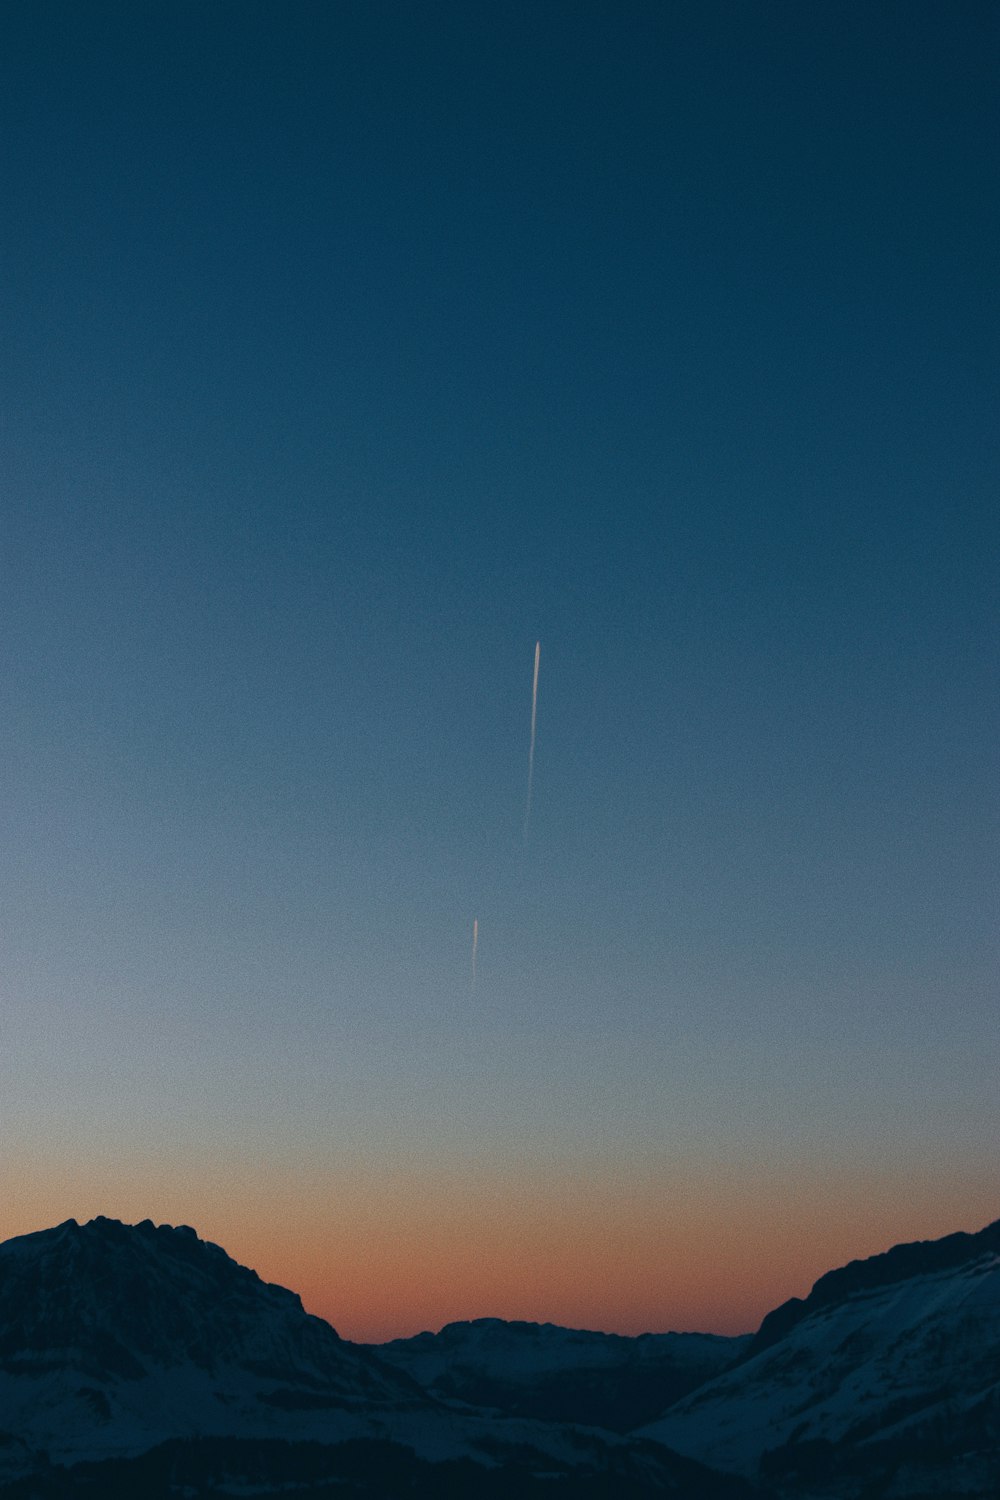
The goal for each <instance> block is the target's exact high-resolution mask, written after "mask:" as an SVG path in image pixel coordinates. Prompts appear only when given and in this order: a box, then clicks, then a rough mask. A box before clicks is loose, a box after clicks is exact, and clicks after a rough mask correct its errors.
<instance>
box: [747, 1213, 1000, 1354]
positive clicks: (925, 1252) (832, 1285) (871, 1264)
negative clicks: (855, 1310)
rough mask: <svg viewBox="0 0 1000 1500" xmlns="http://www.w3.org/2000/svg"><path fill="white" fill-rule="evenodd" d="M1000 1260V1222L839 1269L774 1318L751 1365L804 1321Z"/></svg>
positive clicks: (757, 1341)
mask: <svg viewBox="0 0 1000 1500" xmlns="http://www.w3.org/2000/svg"><path fill="white" fill-rule="evenodd" d="M997 1254H1000V1219H997V1220H995V1221H994V1223H992V1224H987V1226H986V1228H985V1229H980V1230H979V1231H978V1233H976V1234H966V1233H964V1232H962V1231H960V1232H959V1233H957V1234H948V1235H945V1237H944V1238H943V1239H940V1240H914V1241H911V1242H910V1243H907V1244H901V1245H893V1246H892V1248H891V1249H890V1250H886V1251H884V1252H883V1253H882V1254H881V1255H870V1256H868V1257H867V1258H866V1259H865V1260H852V1261H849V1262H848V1264H847V1265H846V1266H838V1267H837V1269H836V1270H833V1271H827V1272H826V1274H825V1275H823V1276H821V1277H820V1278H819V1280H818V1281H817V1282H815V1284H814V1285H813V1288H812V1290H811V1292H810V1293H809V1295H808V1297H805V1298H803V1297H791V1298H789V1300H788V1301H787V1302H783V1303H782V1304H781V1306H780V1307H776V1308H775V1309H774V1311H773V1312H769V1313H768V1315H767V1317H766V1318H765V1319H764V1321H763V1322H762V1323H761V1325H760V1328H759V1330H758V1331H757V1334H756V1336H755V1338H754V1341H753V1343H752V1344H751V1345H750V1348H749V1349H748V1350H747V1353H746V1356H745V1357H746V1358H747V1359H752V1358H753V1356H754V1355H755V1354H759V1353H760V1352H761V1350H763V1349H769V1348H770V1347H771V1345H772V1344H774V1343H777V1341H778V1340H779V1339H782V1338H784V1336H785V1335H786V1334H787V1333H788V1332H789V1330H790V1329H792V1328H794V1327H795V1325H796V1323H798V1322H800V1321H801V1319H802V1318H806V1317H808V1316H809V1315H810V1314H811V1313H813V1312H815V1311H817V1310H818V1309H819V1308H824V1307H829V1306H831V1305H832V1304H834V1303H837V1302H842V1301H844V1300H845V1299H846V1298H848V1297H852V1296H857V1295H858V1294H860V1293H863V1292H869V1291H876V1290H878V1289H879V1288H880V1287H884V1286H891V1285H893V1284H894V1283H896V1282H903V1281H910V1280H911V1279H912V1278H913V1277H915V1276H928V1275H932V1274H934V1273H935V1272H938V1271H950V1270H954V1269H955V1268H956V1267H958V1266H962V1265H965V1264H966V1263H970V1262H972V1261H975V1260H979V1259H980V1258H981V1257H983V1256H985V1255H997Z"/></svg>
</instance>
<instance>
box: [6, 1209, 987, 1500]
mask: <svg viewBox="0 0 1000 1500" xmlns="http://www.w3.org/2000/svg"><path fill="white" fill-rule="evenodd" d="M279 1494H280V1495H282V1496H283V1497H289V1496H291V1497H303V1500H304V1497H306V1496H309V1497H312V1500H319V1497H330V1500H332V1497H334V1496H336V1497H337V1500H354V1497H358V1500H360V1497H368V1500H370V1497H384V1500H395V1497H404V1496H405V1497H408V1500H409V1497H413V1500H418V1497H426V1500H431V1497H433V1500H446V1497H450V1496H453V1497H468V1500H472V1497H475V1500H508V1497H510V1496H516V1497H517V1500H532V1497H535V1496H554V1497H558V1496H562V1497H566V1500H598V1497H602V1500H646V1497H653V1496H672V1497H675V1500H752V1497H758V1500H759V1497H765V1496H770V1497H781V1500H786V1497H787V1500H827V1497H829V1500H930V1497H931V1496H934V1497H935V1500H948V1497H954V1500H957V1497H959V1496H961V1497H962V1500H997V1497H998V1496H1000V1222H998V1223H997V1224H994V1225H991V1226H990V1227H989V1228H988V1229H984V1230H983V1231H982V1232H981V1233H980V1234H977V1235H950V1236H949V1237H948V1238H947V1239H944V1240H938V1241H935V1242H931V1243H927V1244H918V1245H904V1246H897V1247H896V1249H894V1250H891V1251H889V1252H888V1253H887V1254H886V1255H882V1256H875V1257H874V1258H872V1259H871V1260H866V1261H860V1262H854V1263H852V1265H850V1266H847V1267H844V1268H843V1269H841V1270H837V1271H832V1272H830V1273H829V1274H828V1275H827V1276H824V1277H822V1278H821V1279H820V1281H818V1282H817V1283H816V1286H815V1287H814V1288H813V1290H812V1292H811V1293H810V1295H809V1297H807V1298H806V1299H805V1300H804V1301H799V1300H793V1301H792V1302H789V1303H786V1304H784V1305H783V1306H782V1307H780V1308H778V1309H776V1310H775V1311H774V1312H773V1313H771V1314H769V1315H768V1317H767V1318H765V1320H764V1322H763V1324H762V1325H761V1328H760V1330H759V1331H758V1333H757V1334H756V1335H755V1336H753V1337H751V1336H748V1337H746V1338H742V1339H724V1338H718V1337H713V1336H711V1335H705V1334H683V1333H666V1334H646V1335H643V1336H642V1337H641V1338H635V1339H629V1338H623V1337H619V1336H616V1335H609V1334H600V1333H587V1332H580V1331H575V1330H571V1329H564V1328H557V1327H554V1326H553V1325H551V1324H542V1325H538V1324H530V1323H505V1322H501V1321H499V1320H496V1319H482V1320H479V1321H477V1322H473V1323H453V1324H450V1325H448V1327H446V1328H444V1329H442V1331H441V1332H440V1333H438V1334H430V1333H426V1334H420V1335H418V1336H417V1337H416V1338H412V1339H400V1340H395V1341H393V1342H392V1343H389V1344H384V1345H381V1346H378V1347H375V1348H373V1347H365V1346H361V1345H356V1344H351V1343H348V1342H347V1341H345V1340H343V1339H341V1338H339V1337H338V1335H337V1334H336V1333H335V1332H334V1330H333V1329H332V1328H331V1327H330V1326H329V1325H328V1324H327V1323H325V1322H323V1321H322V1319H319V1318H314V1317H311V1316H309V1315H308V1314H307V1313H306V1312H305V1311H304V1310H303V1308H302V1305H301V1303H300V1301H299V1299H298V1297H296V1296H295V1294H294V1293H292V1292H289V1291H286V1290H284V1289H283V1288H281V1287H276V1286H270V1285H267V1284H266V1283H264V1282H262V1281H261V1280H260V1278H259V1277H258V1276H257V1275H256V1274H255V1272H253V1271H250V1270H248V1269H247V1268H246V1267H243V1266H240V1265H238V1264H237V1263H236V1262H235V1261H233V1260H231V1259H230V1258H229V1256H227V1255H226V1254H225V1252H224V1251H223V1250H221V1249H219V1248H218V1246H215V1245H210V1244H207V1243H205V1242H204V1241H202V1240H200V1239H199V1238H198V1237H197V1235H196V1234H195V1233H194V1231H193V1230H191V1229H187V1228H183V1227H182V1228H177V1229H173V1228H169V1227H167V1226H165V1225H161V1226H159V1227H156V1226H154V1225H153V1224H152V1223H151V1222H149V1221H148V1220H147V1221H145V1222H144V1223H142V1224H138V1225H135V1226H128V1225H124V1224H120V1223H118V1222H117V1221H115V1220H109V1219H103V1218H98V1219H94V1220H92V1221H91V1222H90V1223H89V1224H85V1225H79V1224H77V1223H76V1222H75V1221H74V1220H72V1219H71V1220H68V1221H67V1222H66V1223H65V1224H61V1225H59V1226H58V1227H57V1228H55V1229H48V1230H43V1231H41V1232H40V1233H37V1234H30V1235H24V1236H22V1237H20V1238H18V1239H13V1240H8V1241H7V1242H6V1243H5V1244H3V1245H0V1497H2V1500H62V1497H68V1496H74V1497H75V1496H92V1497H93V1500H117V1497H120V1500H126V1497H128V1500H158V1497H164V1500H165V1497H168V1496H170V1497H182V1496H183V1497H185V1500H208V1497H210V1496H211V1497H221V1496H233V1497H235V1496H237V1495H238V1496H251V1495H253V1496H262V1497H263V1496H277V1495H279Z"/></svg>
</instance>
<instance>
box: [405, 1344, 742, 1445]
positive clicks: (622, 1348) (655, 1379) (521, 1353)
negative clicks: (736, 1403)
mask: <svg viewBox="0 0 1000 1500" xmlns="http://www.w3.org/2000/svg"><path fill="white" fill-rule="evenodd" d="M749 1343H750V1338H749V1336H747V1337H746V1338H723V1337H720V1336H718V1335H714V1334H702V1333H661V1334H653V1333H647V1334H643V1335H641V1336H640V1337H638V1338H626V1337H623V1336H621V1335H619V1334H608V1333H592V1332H588V1331H585V1330H581V1329H572V1328H560V1327H557V1326H556V1325H555V1324H552V1323H523V1322H504V1321H503V1320H501V1319H499V1318H478V1319H476V1320H475V1321H474V1322H466V1323H449V1324H448V1325H447V1326H446V1327H444V1328H442V1329H441V1332H440V1333H421V1334H418V1335H417V1336H416V1337H415V1338H410V1339H396V1340H394V1341H392V1342H391V1343H388V1344H380V1345H378V1346H376V1348H375V1352H376V1353H377V1354H379V1355H380V1356H381V1357H382V1359H384V1360H385V1361H387V1362H388V1363H390V1364H393V1365H395V1366H396V1367H397V1368H399V1369H401V1370H405V1371H406V1372H407V1374H409V1375H412V1376H413V1377H414V1379H415V1380H417V1381H418V1382H419V1383H420V1385H422V1386H423V1387H424V1388H425V1389H426V1390H428V1391H431V1392H433V1393H434V1394H435V1395H437V1396H441V1397H444V1398H448V1399H452V1400H460V1401H465V1402H469V1403H471V1404H473V1405H477V1406H484V1407H492V1408H495V1409H498V1410H500V1411H503V1412H506V1413H509V1414H516V1415H522V1416H533V1417H541V1418H543V1419H546V1420H554V1421H569V1420H573V1421H581V1422H591V1423H596V1424H598V1425H600V1426H604V1427H609V1428H612V1429H614V1430H616V1431H619V1432H625V1431H628V1430H629V1429H630V1428H633V1427H636V1426H638V1425H639V1423H641V1422H644V1421H648V1420H649V1419H650V1417H652V1416H654V1415H657V1414H659V1413H660V1412H662V1411H663V1409H664V1408H665V1407H666V1406H667V1405H669V1404H670V1403H671V1402H673V1401H676V1400H678V1399H679V1398H680V1397H681V1396H683V1395H686V1394H687V1392H689V1391H692V1390H694V1389H695V1388H696V1387H697V1386H699V1385H701V1384H703V1383H704V1382H705V1381H706V1380H708V1379H710V1378H711V1377H712V1376H714V1375H716V1374H718V1373H719V1372H720V1371H721V1370H724V1369H725V1368H726V1367H727V1366H729V1365H731V1364H732V1363H733V1362H734V1360H735V1359H737V1358H738V1357H739V1356H740V1355H741V1354H743V1353H745V1352H746V1349H747V1347H748V1345H749Z"/></svg>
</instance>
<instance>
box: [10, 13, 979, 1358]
mask: <svg viewBox="0 0 1000 1500" xmlns="http://www.w3.org/2000/svg"><path fill="white" fill-rule="evenodd" d="M0 58H2V61H0V116H2V138H3V141H4V148H3V152H2V155H0V186H2V202H3V205H4V208H3V217H2V227H0V236H2V238H0V257H2V288H3V311H2V349H3V358H2V361H0V406H2V413H3V417H2V468H0V484H2V503H0V591H2V592H0V598H2V606H3V614H2V622H3V629H2V635H0V653H2V655H0V694H2V700H0V709H2V712H0V772H2V783H0V788H2V797H0V850H2V857H0V986H2V1045H0V1138H2V1152H3V1162H4V1167H3V1175H4V1179H5V1180H4V1192H3V1201H2V1203H0V1236H3V1237H6V1235H9V1234H16V1233H22V1232H26V1231H28V1230H32V1229H37V1228H41V1227H44V1226H45V1225H47V1224H52V1223H56V1222H59V1221H60V1220H62V1219H64V1218H66V1217H69V1216H70V1215H73V1216H75V1217H77V1218H79V1219H87V1218H90V1217H92V1216H93V1215H94V1214H96V1213H106V1214H110V1215H113V1216H115V1217H121V1218H125V1219H128V1220H137V1219H140V1218H143V1217H146V1216H149V1217H151V1218H153V1219H154V1220H156V1221H158V1222H159V1221H169V1222H188V1223H191V1224H193V1225H194V1226H195V1227H196V1228H197V1229H198V1231H199V1232H200V1233H201V1234H203V1235H205V1236H206V1237H209V1238H212V1239H215V1240H217V1241H219V1242H220V1243H222V1244H223V1245H224V1246H225V1247H226V1248H227V1249H228V1250H229V1251H230V1252H231V1253H232V1254H234V1255H235V1256H237V1258H239V1259H241V1260H243V1261H246V1262H248V1263H250V1264H252V1265H254V1266H256V1267H257V1269H259V1270H260V1271H261V1273H262V1274H264V1275H266V1276H267V1277H268V1278H269V1279H273V1280H279V1281H282V1282H284V1283H285V1284H287V1285H291V1286H292V1287H294V1288H295V1289H296V1290H298V1291H300V1292H301V1293H302V1295H303V1297H304V1299H305V1301H306V1305H307V1306H309V1307H310V1308H311V1309H312V1310H314V1311H317V1312H321V1313H323V1314H324V1315H325V1316H327V1317H329V1318H330V1319H331V1320H332V1321H333V1323H334V1324H335V1326H336V1327H337V1328H338V1329H339V1330H340V1331H341V1332H342V1333H345V1334H347V1335H349V1336H351V1337H358V1338H385V1337H390V1336H392V1335H395V1334H403V1333H412V1332H416V1331H417V1330H418V1329H420V1328H425V1327H438V1326H440V1325H441V1324H442V1323H443V1322H445V1321H447V1320H448V1319H450V1318H457V1317H476V1316H483V1315H501V1316H508V1317H528V1318H535V1319H547V1318H548V1319H552V1320H553V1321H559V1322H564V1323H575V1324H578V1325H585V1326H590V1327H599V1328H608V1329H617V1330H621V1331H626V1332H637V1331H640V1330H641V1329H644V1328H655V1329H661V1328H669V1327H673V1328H693V1327H702V1328H711V1329H716V1330H719V1331H727V1332H736V1331H743V1330H745V1329H747V1328H750V1327H753V1326H755V1325H756V1323H757V1321H758V1320H759V1318H760V1317H761V1316H762V1315H763V1313H764V1312H765V1311H767V1309H768V1308H769V1307H770V1306H772V1305H773V1304H774V1303H776V1302H778V1301H781V1300H783V1299H784V1298H785V1297H787V1296H789V1295H792V1294H802V1293H804V1292H805V1291H806V1290H807V1289H808V1287H809V1285H810V1284H811V1282H812V1280H813V1279H815V1277H816V1276H818V1275H819V1274H821V1273H822V1272H823V1271H825V1270H826V1269H828V1268H829V1267H830V1266H832V1265H835V1264H837V1263H839V1262H842V1261H843V1260H845V1259H849V1258H851V1257H853V1256H857V1255H864V1254H870V1253H873V1252H875V1251H877V1250H881V1249H884V1248H886V1246H888V1245H889V1244H891V1243H893V1242H895V1241H897V1240H900V1239H908V1238H917V1237H931V1236H935V1235H938V1234H942V1233H946V1232H948V1231H950V1230H953V1229H959V1228H963V1229H977V1228H979V1227H981V1226H982V1225H983V1224H984V1223H986V1222H988V1221H989V1220H990V1219H992V1218H995V1217H997V1215H998V1214H1000V1194H998V1189H997V1172H996V1167H997V1161H996V1141H997V1134H998V1126H1000V1109H998V1097H997V1077H998V1072H1000V1045H998V1040H1000V1028H998V1015H997V993H996V974H997V958H998V954H997V942H996V915H997V913H996V895H997V858H996V855H997V847H998V844H997V834H998V816H997V814H998V804H997V794H996V788H997V774H996V773H997V769H998V767H997V753H996V746H997V743H998V730H1000V722H998V720H1000V713H998V708H1000V704H998V696H997V690H996V689H997V683H996V652H995V636H996V630H995V627H996V621H997V604H998V596H997V586H996V559H997V544H998V541H1000V537H998V530H1000V528H998V523H997V493H998V489H997V481H998V477H1000V475H998V470H1000V463H998V458H1000V441H998V432H1000V425H998V421H997V417H998V412H997V394H998V384H1000V382H998V369H1000V363H998V353H1000V347H998V321H1000V320H998V294H997V285H998V283H997V274H996V268H997V264H998V263H1000V233H998V231H1000V195H998V193H997V171H996V169H997V159H998V145H1000V133H998V124H1000V119H998V116H1000V107H998V94H997V87H996V78H997V66H998V61H1000V11H998V9H997V7H996V5H995V4H994V3H993V0H988V3H987V0H984V3H979V0H960V3H957V4H944V3H935V4H927V3H922V0H906V3H903V0H899V3H885V0H838V3H825V0H815V3H810V4H808V5H803V4H801V3H799V0H767V3H763V0H761V3H756V0H752V3H743V0H726V3H724V0H658V3H643V0H625V3H622V0H616V3H614V4H611V3H603V0H584V3H577V0H573V3H569V0H544V3H542V4H538V3H535V0H533V3H530V4H529V3H527V0H503V3H499V0H497V3H493V0H490V3H478V0H462V3H459V0H427V3H416V0H413V3H406V4H403V3H398V0H374V3H372V0H329V3H319V0H290V3H282V4H278V3H276V0H275V3H268V4H263V3H258V0H240V3H231V0H209V3H200V0H199V3H194V0H170V3H166V0H162V3H161V0H150V3H143V4H141V5H135V4H133V3H131V0H129V3H125V0H122V3H119V4H110V3H105V0H88V3H87V4H83V5H79V4H71V3H69V0H66V3H52V0H33V3H32V4H30V5H21V6H15V7H8V8H7V12H6V14H5V16H4V18H3V29H2V36H0ZM538 639H540V640H541V673H540V684H539V701H538V739H537V752H536V759H535V770H534V801H533V811H532V820H531V827H530V831H529V835H528V838H527V839H526V840H525V839H524V837H523V835H522V824H523V819H524V806H525V794H526V789H527V768H528V732H529V724H530V707H531V704H530V689H531V669H532V654H533V651H534V644H535V641H536V640H538ZM476 917H477V918H478V921H479V949H478V978H477V984H476V988H475V991H474V992H472V991H471V988H470V959H471V938H472V923H473V919H474V918H476Z"/></svg>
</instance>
